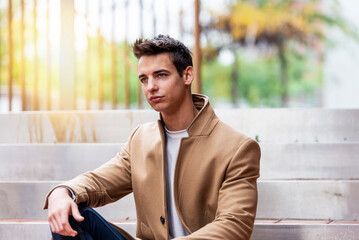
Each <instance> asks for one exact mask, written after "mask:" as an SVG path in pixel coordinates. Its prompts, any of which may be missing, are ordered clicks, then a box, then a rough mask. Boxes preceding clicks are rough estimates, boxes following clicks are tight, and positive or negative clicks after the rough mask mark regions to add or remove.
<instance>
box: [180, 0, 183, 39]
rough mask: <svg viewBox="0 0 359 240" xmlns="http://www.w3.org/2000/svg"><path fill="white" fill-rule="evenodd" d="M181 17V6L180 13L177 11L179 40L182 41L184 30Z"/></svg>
mask: <svg viewBox="0 0 359 240" xmlns="http://www.w3.org/2000/svg"><path fill="white" fill-rule="evenodd" d="M183 15H184V11H183V8H182V6H181V7H180V11H179V32H180V39H181V40H183V32H184V28H183Z"/></svg>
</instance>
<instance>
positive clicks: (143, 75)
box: [138, 69, 170, 78]
mask: <svg viewBox="0 0 359 240" xmlns="http://www.w3.org/2000/svg"><path fill="white" fill-rule="evenodd" d="M162 72H166V73H169V72H170V71H168V70H167V69H158V70H156V71H154V72H153V73H152V74H158V73H162ZM142 77H146V74H140V75H138V78H142Z"/></svg>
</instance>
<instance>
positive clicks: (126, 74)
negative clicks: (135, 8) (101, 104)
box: [124, 0, 130, 109]
mask: <svg viewBox="0 0 359 240" xmlns="http://www.w3.org/2000/svg"><path fill="white" fill-rule="evenodd" d="M128 4H129V0H126V1H125V43H124V54H125V58H124V61H125V62H126V61H127V59H128V43H127V35H128ZM124 67H125V69H124V83H125V85H124V87H125V108H126V109H129V108H130V75H129V71H128V66H127V65H126V64H125V65H124Z"/></svg>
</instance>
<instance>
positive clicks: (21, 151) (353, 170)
mask: <svg viewBox="0 0 359 240" xmlns="http://www.w3.org/2000/svg"><path fill="white" fill-rule="evenodd" d="M260 145H261V149H262V159H261V179H293V178H294V179H298V178H300V179H330V178H334V179H350V178H359V171H358V169H359V143H338V144H325V143H312V144H299V143H290V144H282V143H260ZM121 147H122V144H114V143H86V144H83V143H71V144H0V159H1V161H0V181H66V180H68V179H71V178H73V177H75V176H77V175H78V174H81V173H83V172H86V171H90V170H93V169H95V168H96V167H98V166H100V165H101V164H102V163H105V162H106V161H108V160H109V159H111V158H112V157H114V156H115V155H116V153H117V152H120V151H121Z"/></svg>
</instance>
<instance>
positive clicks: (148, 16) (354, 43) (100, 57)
mask: <svg viewBox="0 0 359 240" xmlns="http://www.w3.org/2000/svg"><path fill="white" fill-rule="evenodd" d="M358 7H359V3H357V2H355V1H350V0H338V1H334V0H326V1H323V0H315V1H307V0H292V1H281V0H256V1H253V0H242V1H234V0H223V1H215V0H207V1H201V2H200V1H198V0H196V1H194V0H183V1H174V0H169V1H166V0H137V1H129V0H111V1H100V0H99V1H89V0H51V1H50V0H2V1H1V2H0V111H1V112H7V111H22V110H57V109H124V108H147V107H148V105H147V104H146V101H145V100H144V99H143V97H142V93H141V89H140V84H139V81H138V80H137V73H136V71H137V60H136V59H135V58H134V57H133V55H132V53H131V49H130V45H131V43H132V42H133V41H134V40H135V39H136V38H138V37H141V36H142V37H146V38H152V37H153V36H156V35H157V34H169V35H171V36H173V37H174V38H178V39H180V40H182V41H183V42H184V43H185V44H187V45H188V46H190V48H191V49H192V50H193V52H194V57H195V63H196V64H195V65H196V67H198V68H197V77H198V78H197V79H196V81H195V83H194V86H193V89H194V91H195V92H202V93H204V94H206V95H209V96H210V97H211V99H212V102H213V103H214V105H215V106H216V107H219V108H220V107H222V108H223V107H246V108H247V107H325V108H358V107H359V96H358V94H357V92H358V90H359V70H358V68H357V66H358V65H359V38H358V35H359V32H358V29H359V18H358V17H357V15H356V10H355V9H358ZM196 12H197V14H196ZM196 36H197V37H196ZM197 59H198V60H197Z"/></svg>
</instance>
